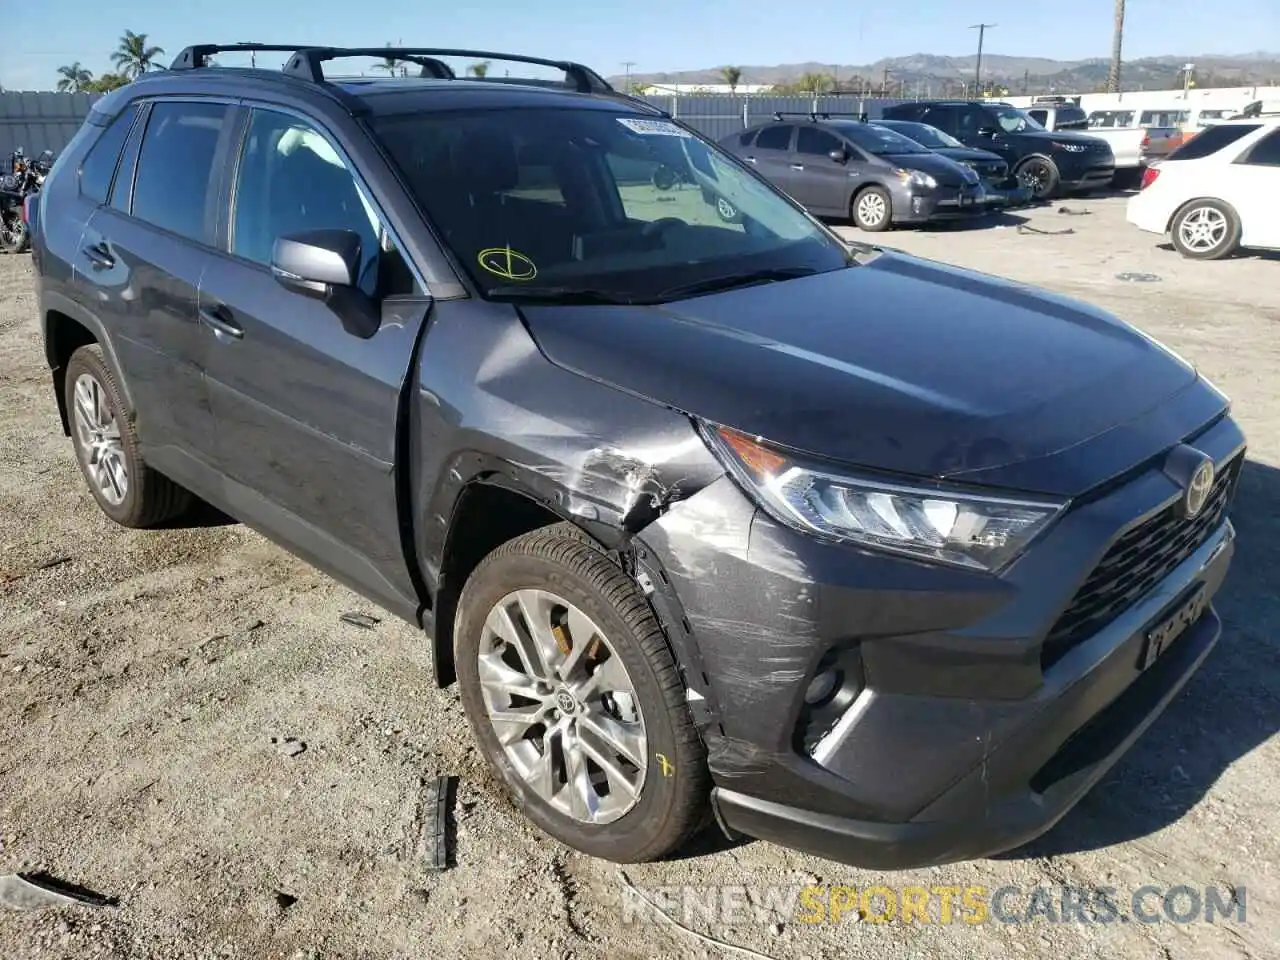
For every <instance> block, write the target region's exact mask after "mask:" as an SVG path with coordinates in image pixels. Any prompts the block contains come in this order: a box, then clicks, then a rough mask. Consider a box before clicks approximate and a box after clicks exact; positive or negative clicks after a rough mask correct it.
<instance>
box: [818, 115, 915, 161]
mask: <svg viewBox="0 0 1280 960" xmlns="http://www.w3.org/2000/svg"><path fill="white" fill-rule="evenodd" d="M836 126H837V127H838V128H839V130H840V133H841V134H843V135H844V137H845V138H846V139H848V140H850V141H852V142H853V143H854V144H856V145H857V146H859V147H861V148H862V149H863V150H865V151H867V153H870V154H873V155H874V156H878V157H883V156H890V155H892V156H898V155H899V154H904V153H928V152H929V151H928V150H926V149H925V148H924V147H922V146H920V144H918V143H916V141H914V140H912V139H911V138H909V137H904V136H903V135H902V134H900V133H898V132H896V131H894V130H890V129H889V128H888V127H882V126H880V125H878V124H876V123H841V124H836Z"/></svg>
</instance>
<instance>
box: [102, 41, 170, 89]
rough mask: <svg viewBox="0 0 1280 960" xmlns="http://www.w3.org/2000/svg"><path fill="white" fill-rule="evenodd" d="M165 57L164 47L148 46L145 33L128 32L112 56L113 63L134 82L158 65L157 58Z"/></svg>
mask: <svg viewBox="0 0 1280 960" xmlns="http://www.w3.org/2000/svg"><path fill="white" fill-rule="evenodd" d="M163 55H164V47H149V46H147V35H146V34H145V33H134V32H133V31H132V30H126V31H125V32H124V36H123V37H121V38H120V46H118V47H117V48H116V52H115V53H113V54H112V55H111V62H112V63H114V64H115V65H116V68H117V69H118V70H119V71H120V73H121V74H123V75H124V76H126V77H128V78H129V79H130V80H133V79H135V78H137V77H140V76H142V74H144V73H146V72H147V71H148V70H150V69H151V68H152V67H154V66H155V65H156V57H160V56H163Z"/></svg>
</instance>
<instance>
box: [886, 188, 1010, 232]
mask: <svg viewBox="0 0 1280 960" xmlns="http://www.w3.org/2000/svg"><path fill="white" fill-rule="evenodd" d="M986 209H987V207H986V195H985V193H984V191H983V189H982V187H981V186H980V185H979V184H973V185H971V186H965V187H937V188H936V189H934V190H929V191H927V192H926V191H921V192H912V191H908V190H902V191H901V192H896V191H895V193H894V197H893V222H894V223H927V222H929V221H936V220H956V219H962V218H965V217H972V216H975V215H977V214H981V213H983V212H985V210H986Z"/></svg>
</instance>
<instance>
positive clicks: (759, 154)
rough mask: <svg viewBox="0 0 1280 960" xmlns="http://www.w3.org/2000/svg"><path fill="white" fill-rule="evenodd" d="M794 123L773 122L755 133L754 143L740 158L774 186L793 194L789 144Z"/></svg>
mask: <svg viewBox="0 0 1280 960" xmlns="http://www.w3.org/2000/svg"><path fill="white" fill-rule="evenodd" d="M794 140H795V125H794V124H790V123H775V124H772V125H770V126H767V127H764V128H762V129H761V131H760V132H759V133H758V134H756V139H755V143H753V144H752V145H751V146H750V147H748V148H747V149H746V150H745V152H744V153H743V154H742V159H743V160H745V161H746V162H747V163H749V164H751V165H752V166H754V167H755V168H756V169H757V170H759V171H760V174H761V175H762V176H763V177H764V178H765V179H766V180H768V181H769V182H770V183H772V184H773V185H774V186H776V187H778V188H779V189H781V190H783V191H785V192H786V193H789V194H791V196H792V197H794V196H795V187H796V183H795V178H794V177H793V176H792V170H791V145H792V143H793V142H794Z"/></svg>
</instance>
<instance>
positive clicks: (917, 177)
mask: <svg viewBox="0 0 1280 960" xmlns="http://www.w3.org/2000/svg"><path fill="white" fill-rule="evenodd" d="M896 173H897V174H898V179H899V180H901V181H902V182H903V183H905V184H909V185H910V186H913V187H924V188H925V189H926V190H933V189H935V188H936V187H937V186H938V181H937V180H935V179H933V177H931V176H929V174H927V173H925V172H924V171H923V170H898V171H896Z"/></svg>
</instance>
